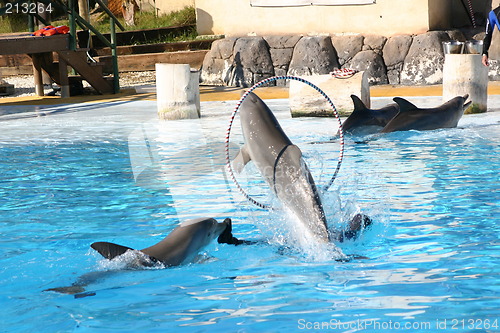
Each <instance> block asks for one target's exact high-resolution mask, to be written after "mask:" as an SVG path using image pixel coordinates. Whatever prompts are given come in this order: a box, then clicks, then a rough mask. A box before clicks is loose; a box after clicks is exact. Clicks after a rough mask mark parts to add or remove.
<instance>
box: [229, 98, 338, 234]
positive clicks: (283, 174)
mask: <svg viewBox="0 0 500 333" xmlns="http://www.w3.org/2000/svg"><path fill="white" fill-rule="evenodd" d="M240 119H241V126H242V131H243V137H244V140H245V144H244V146H243V147H242V148H241V150H240V152H239V154H238V155H237V156H236V158H235V159H234V160H233V164H232V165H233V168H234V170H235V171H236V172H241V171H242V169H243V168H244V166H245V165H246V164H247V163H248V162H249V161H253V162H254V164H255V165H256V166H257V168H258V169H259V171H260V173H261V175H262V176H263V177H264V179H265V181H266V182H267V184H268V185H269V187H270V188H271V189H272V191H273V192H274V193H275V194H276V196H277V197H278V199H279V200H280V201H281V203H282V204H283V206H285V207H287V208H289V209H290V210H291V211H292V212H293V213H294V214H295V215H296V216H297V217H298V219H299V220H300V221H301V222H302V223H303V224H304V225H305V226H306V227H307V229H308V230H310V231H311V232H312V234H313V235H314V236H315V237H316V238H317V239H318V240H319V241H320V242H323V243H326V242H329V233H328V229H327V224H326V218H325V212H324V210H323V206H322V204H321V200H320V197H319V194H318V189H317V188H316V185H315V183H314V180H313V177H312V175H311V172H310V171H309V169H308V167H307V165H306V163H305V161H304V160H303V158H302V152H301V151H300V149H299V147H297V146H296V145H294V144H293V143H292V142H291V141H290V139H289V138H288V137H287V136H286V134H285V132H284V131H283V129H282V128H281V126H280V124H279V123H278V120H277V119H276V117H275V116H274V114H273V113H272V112H271V110H270V109H269V108H268V107H267V105H266V104H265V103H264V102H263V101H262V100H261V99H260V98H259V97H258V96H257V95H255V94H254V93H249V94H248V96H247V98H246V99H245V100H244V101H243V103H242V104H241V107H240Z"/></svg>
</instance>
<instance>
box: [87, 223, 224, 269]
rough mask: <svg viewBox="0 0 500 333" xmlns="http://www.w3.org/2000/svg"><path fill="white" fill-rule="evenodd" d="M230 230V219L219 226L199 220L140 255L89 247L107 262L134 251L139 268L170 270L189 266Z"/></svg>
mask: <svg viewBox="0 0 500 333" xmlns="http://www.w3.org/2000/svg"><path fill="white" fill-rule="evenodd" d="M229 226H231V219H225V220H224V222H221V223H219V222H217V221H216V220H215V219H213V218H208V217H205V218H198V219H192V220H187V221H184V222H182V223H181V224H180V225H179V226H178V227H176V228H175V229H174V230H172V232H171V233H170V234H169V235H168V236H167V237H165V238H164V239H163V240H161V241H160V242H158V243H157V244H155V245H153V246H150V247H147V248H145V249H142V250H140V251H137V250H134V249H132V248H130V247H126V246H122V245H118V244H114V243H108V242H96V243H92V244H91V245H90V246H91V247H92V248H93V249H94V250H96V251H97V252H99V253H100V254H101V255H102V256H103V257H105V258H107V259H113V258H116V257H118V256H120V255H122V254H125V253H126V252H128V251H133V252H135V253H136V254H137V256H136V259H137V260H138V262H137V263H138V264H139V265H142V266H154V265H155V264H158V263H160V264H163V265H165V266H167V267H168V266H177V265H181V264H184V263H187V262H190V261H191V260H192V259H193V258H194V257H195V256H196V255H197V254H198V253H199V252H200V250H202V249H203V248H204V247H205V246H207V245H208V244H209V243H210V242H211V241H212V240H213V239H215V238H218V237H219V236H220V235H221V234H222V233H223V232H224V231H225V230H226V228H228V227H229Z"/></svg>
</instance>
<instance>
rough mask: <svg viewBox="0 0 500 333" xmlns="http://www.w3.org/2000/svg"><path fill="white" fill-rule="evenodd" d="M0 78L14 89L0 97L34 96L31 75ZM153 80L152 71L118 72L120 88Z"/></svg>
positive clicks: (144, 83)
mask: <svg viewBox="0 0 500 333" xmlns="http://www.w3.org/2000/svg"><path fill="white" fill-rule="evenodd" d="M0 78H1V79H2V80H3V81H5V82H6V83H8V84H13V85H14V89H15V91H14V94H13V95H8V96H0V98H3V97H22V96H35V80H34V78H33V75H17V76H4V77H0ZM155 80H156V76H155V72H154V71H147V72H127V73H120V87H121V88H122V89H125V88H133V87H137V86H143V85H155ZM83 82H84V87H85V88H88V89H86V90H87V91H88V92H89V93H94V92H93V89H92V88H91V87H90V86H89V85H88V84H87V82H86V81H83ZM44 91H45V94H47V93H49V92H51V91H52V88H51V86H49V85H46V86H45V87H44Z"/></svg>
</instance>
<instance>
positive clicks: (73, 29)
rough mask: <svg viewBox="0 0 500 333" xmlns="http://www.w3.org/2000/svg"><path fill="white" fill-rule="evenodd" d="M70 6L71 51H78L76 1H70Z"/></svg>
mask: <svg viewBox="0 0 500 333" xmlns="http://www.w3.org/2000/svg"><path fill="white" fill-rule="evenodd" d="M68 6H69V35H70V36H69V49H70V50H73V51H74V50H76V22H75V0H68Z"/></svg>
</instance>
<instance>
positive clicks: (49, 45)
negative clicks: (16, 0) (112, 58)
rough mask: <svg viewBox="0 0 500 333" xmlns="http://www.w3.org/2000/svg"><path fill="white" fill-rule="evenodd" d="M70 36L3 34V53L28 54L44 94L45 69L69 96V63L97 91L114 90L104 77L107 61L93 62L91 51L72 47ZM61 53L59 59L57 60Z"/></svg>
mask: <svg viewBox="0 0 500 333" xmlns="http://www.w3.org/2000/svg"><path fill="white" fill-rule="evenodd" d="M69 41H70V35H69V34H61V35H53V36H32V34H31V33H30V32H23V33H11V34H1V35H0V55H13V54H28V55H29V56H30V57H31V60H32V64H33V75H34V79H35V83H34V85H35V92H36V94H37V95H38V96H43V94H44V91H43V78H42V71H44V72H45V73H47V74H48V75H49V76H50V78H51V79H52V80H53V81H54V82H56V83H57V84H59V85H60V86H61V96H62V97H68V96H69V95H70V91H69V79H68V65H69V66H71V67H72V68H74V69H75V70H76V71H77V72H78V73H80V75H81V78H83V79H84V80H86V81H87V82H88V83H89V84H90V85H91V86H92V87H93V88H94V89H96V90H97V92H99V93H101V94H105V93H113V92H114V86H113V84H112V83H110V82H109V80H108V79H107V78H105V77H103V72H102V67H103V66H104V64H100V65H99V64H89V63H88V61H87V50H86V49H77V50H70V45H69ZM54 54H57V56H58V61H54Z"/></svg>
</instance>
